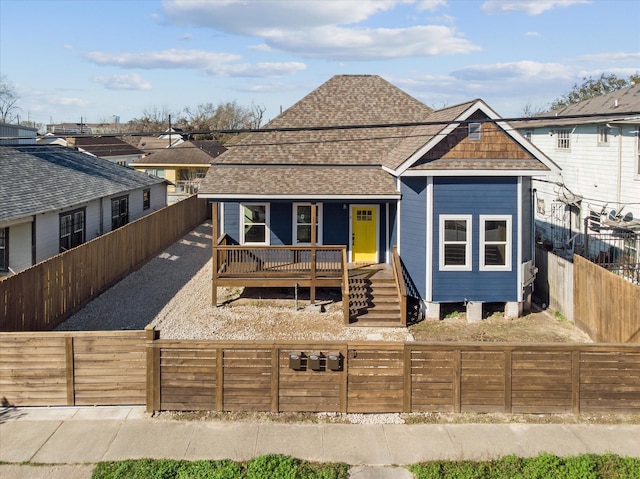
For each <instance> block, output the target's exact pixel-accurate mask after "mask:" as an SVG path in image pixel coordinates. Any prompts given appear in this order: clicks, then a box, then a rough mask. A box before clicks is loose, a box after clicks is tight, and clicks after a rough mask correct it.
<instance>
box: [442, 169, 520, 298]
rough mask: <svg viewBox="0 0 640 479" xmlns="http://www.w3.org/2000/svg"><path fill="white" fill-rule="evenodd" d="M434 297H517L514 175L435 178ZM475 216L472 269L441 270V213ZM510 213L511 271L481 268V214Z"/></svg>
mask: <svg viewBox="0 0 640 479" xmlns="http://www.w3.org/2000/svg"><path fill="white" fill-rule="evenodd" d="M433 188H434V189H433V202H434V218H433V222H434V224H433V235H434V238H433V239H434V241H433V296H432V298H433V301H434V302H438V303H446V302H460V301H465V300H468V301H477V302H502V301H517V299H518V287H519V280H518V277H517V251H518V248H517V244H516V241H517V225H518V211H517V206H518V181H517V178H514V177H499V178H491V177H486V178H485V177H472V178H469V177H465V178H451V177H447V178H435V179H434V187H433ZM447 214H464V215H471V216H472V223H473V224H472V246H473V248H472V271H440V270H439V264H440V261H439V247H440V225H439V218H440V215H447ZM490 214H491V215H511V220H512V224H511V228H512V229H511V241H512V258H511V271H504V272H503V271H480V270H479V265H480V248H479V246H480V215H490Z"/></svg>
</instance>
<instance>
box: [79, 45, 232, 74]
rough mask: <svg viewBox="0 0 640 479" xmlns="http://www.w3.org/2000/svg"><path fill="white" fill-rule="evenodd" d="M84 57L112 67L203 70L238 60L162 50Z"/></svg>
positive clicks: (221, 54)
mask: <svg viewBox="0 0 640 479" xmlns="http://www.w3.org/2000/svg"><path fill="white" fill-rule="evenodd" d="M85 57H86V58H87V59H88V60H90V61H92V62H93V63H97V64H98V65H112V66H119V67H123V68H142V69H146V70H151V69H155V68H196V69H204V68H210V67H213V66H214V65H216V64H219V63H224V62H230V61H235V60H239V59H240V55H234V54H230V53H216V52H205V51H201V50H178V49H170V50H162V51H157V52H140V53H106V52H89V53H87V54H86V55H85Z"/></svg>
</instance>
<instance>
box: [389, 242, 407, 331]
mask: <svg viewBox="0 0 640 479" xmlns="http://www.w3.org/2000/svg"><path fill="white" fill-rule="evenodd" d="M391 258H392V261H391V265H392V266H393V279H394V280H395V282H396V289H397V290H398V301H399V302H400V321H401V322H402V326H406V325H407V287H406V284H405V281H404V275H403V269H402V261H401V260H400V255H399V254H398V248H397V247H396V246H394V247H393V253H392V255H391Z"/></svg>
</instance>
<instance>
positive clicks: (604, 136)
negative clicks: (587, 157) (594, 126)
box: [598, 125, 609, 146]
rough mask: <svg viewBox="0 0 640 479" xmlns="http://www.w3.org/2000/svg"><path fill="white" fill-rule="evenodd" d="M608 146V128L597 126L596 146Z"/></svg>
mask: <svg viewBox="0 0 640 479" xmlns="http://www.w3.org/2000/svg"><path fill="white" fill-rule="evenodd" d="M608 145H609V128H608V127H607V125H600V126H598V146H608Z"/></svg>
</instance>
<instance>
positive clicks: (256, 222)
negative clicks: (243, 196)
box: [240, 203, 269, 244]
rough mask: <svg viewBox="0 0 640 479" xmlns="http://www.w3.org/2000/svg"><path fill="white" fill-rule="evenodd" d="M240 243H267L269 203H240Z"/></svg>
mask: <svg viewBox="0 0 640 479" xmlns="http://www.w3.org/2000/svg"><path fill="white" fill-rule="evenodd" d="M240 217H241V221H242V229H241V232H242V239H241V240H242V241H241V242H242V244H269V204H268V203H244V204H241V205H240Z"/></svg>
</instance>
